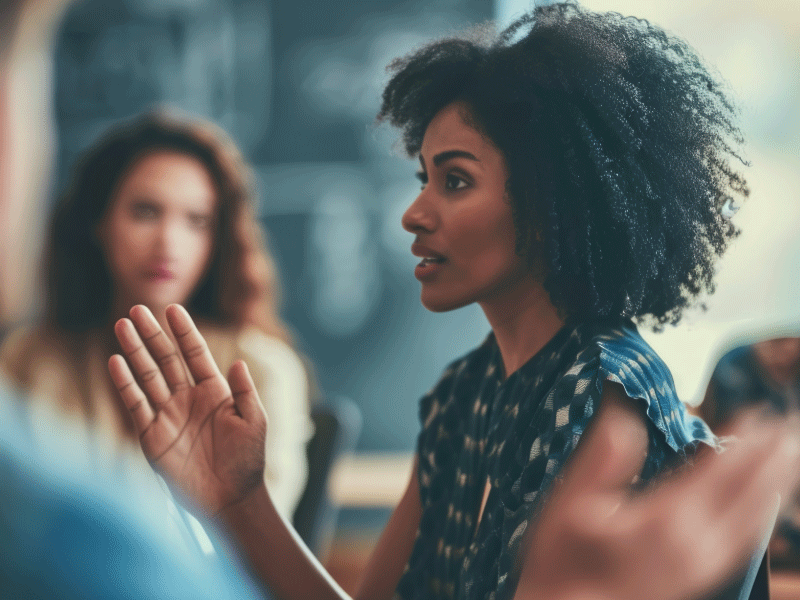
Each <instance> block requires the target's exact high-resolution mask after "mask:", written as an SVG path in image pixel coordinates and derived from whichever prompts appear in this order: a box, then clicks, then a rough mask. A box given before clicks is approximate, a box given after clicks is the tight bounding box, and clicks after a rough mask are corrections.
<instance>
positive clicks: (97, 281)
mask: <svg viewBox="0 0 800 600" xmlns="http://www.w3.org/2000/svg"><path fill="white" fill-rule="evenodd" d="M251 186H252V181H251V173H250V171H249V168H248V167H247V165H246V164H245V162H244V160H243V158H242V156H241V154H240V153H239V151H238V150H237V148H236V147H235V146H234V144H233V143H232V141H231V140H230V139H229V138H228V136H227V135H226V134H225V133H224V132H223V131H221V130H220V129H218V128H216V127H214V126H212V125H211V124H209V123H205V122H201V121H198V120H192V119H188V118H182V117H178V116H176V115H170V114H168V113H166V112H164V111H157V112H150V113H147V114H144V115H142V116H140V117H138V118H136V119H134V120H132V121H130V122H126V123H123V124H121V125H118V126H116V127H114V128H112V129H111V130H110V131H109V132H107V133H106V134H105V135H104V136H103V137H102V139H100V140H99V141H98V142H97V143H96V144H95V145H94V146H93V147H92V148H90V149H89V150H88V151H87V152H86V153H85V155H84V156H83V158H82V160H80V161H79V163H78V164H77V166H76V168H75V170H74V173H73V176H72V181H71V183H70V186H69V188H68V190H67V191H66V193H65V194H64V195H63V196H62V197H61V198H60V200H59V202H58V204H57V206H56V208H55V214H54V217H53V219H52V223H51V227H50V231H49V241H48V245H47V250H46V258H45V269H46V271H45V273H46V291H47V296H46V301H45V318H44V322H43V323H42V324H41V325H39V326H38V327H35V328H33V329H22V330H18V331H17V332H14V333H13V334H12V335H10V336H9V338H8V339H7V341H6V342H5V344H4V346H3V348H2V352H0V365H2V368H3V369H4V370H6V371H7V373H8V374H9V375H10V376H11V378H12V379H13V380H15V381H16V382H17V383H18V384H19V385H20V386H22V387H23V388H25V389H27V390H29V391H30V392H31V393H32V395H33V396H34V397H38V398H42V399H46V401H49V402H55V403H57V404H58V405H59V406H60V407H61V408H62V409H63V410H64V411H67V412H69V413H78V414H80V415H82V416H83V417H84V418H85V420H86V421H87V422H88V423H90V424H91V425H92V426H93V427H92V428H90V429H88V430H87V431H88V432H90V436H89V438H87V439H94V440H97V439H104V440H105V441H106V442H108V441H111V443H112V445H117V446H118V447H119V446H129V445H131V444H135V443H136V442H137V440H136V433H135V431H134V427H133V421H132V420H131V417H130V414H129V413H128V411H127V409H126V408H125V406H124V404H123V403H122V402H121V400H120V398H119V395H118V393H117V391H116V390H115V389H114V387H113V385H112V383H111V380H110V379H109V377H108V373H107V369H106V360H107V357H108V356H109V355H111V354H113V353H114V352H116V351H118V350H117V345H116V341H115V339H114V333H113V328H112V325H113V323H114V322H115V321H116V320H117V319H118V318H119V317H121V316H124V315H126V314H127V312H128V310H129V309H130V308H131V306H133V305H135V304H144V305H146V306H148V307H149V308H150V309H151V310H152V311H153V313H154V314H156V315H159V318H160V319H163V318H164V317H163V315H164V309H165V307H166V306H167V305H168V304H170V303H181V304H184V305H185V306H186V307H187V308H188V309H189V310H190V311H191V314H192V316H193V317H195V318H196V319H197V321H198V323H200V324H201V325H200V326H201V328H202V330H203V334H204V335H205V337H206V339H207V340H208V342H209V345H210V346H211V349H212V353H213V355H214V357H215V359H216V361H217V362H218V364H219V365H220V366H221V368H223V369H227V368H228V367H229V366H230V365H231V364H233V362H234V361H236V360H237V359H240V358H241V359H244V360H245V361H246V362H247V364H248V366H249V367H250V369H251V372H252V373H253V376H254V378H255V380H256V382H257V383H256V385H257V386H258V389H259V395H260V397H261V399H262V401H263V404H264V408H265V409H266V412H267V414H268V416H269V421H270V423H271V424H272V427H271V429H270V435H269V436H268V438H267V440H266V453H265V455H266V469H265V478H266V481H267V485H268V486H269V489H270V493H271V494H272V495H273V498H274V500H275V504H276V506H277V507H278V509H279V511H280V512H281V514H283V515H286V516H288V517H291V515H292V512H293V510H294V508H295V505H296V503H297V501H298V499H299V496H300V494H301V492H302V490H303V487H304V485H305V481H306V474H307V465H306V455H305V446H306V442H307V440H308V438H309V436H310V434H311V423H310V419H309V386H308V382H309V379H308V376H307V371H306V369H305V367H304V364H303V361H302V360H301V358H300V356H299V355H298V354H297V352H296V351H295V350H294V348H293V344H292V339H291V336H290V334H289V331H288V330H287V327H286V326H285V324H284V323H283V322H282V321H281V318H280V315H279V314H278V291H277V283H278V282H277V273H276V270H275V265H274V263H273V261H272V258H271V257H270V255H269V254H268V252H267V251H266V248H265V243H264V239H263V236H262V233H261V229H260V227H259V224H258V223H257V222H256V221H255V219H254V216H253V210H254V208H253V190H252V189H251ZM93 448H94V450H96V447H94V446H93V445H92V444H90V445H89V451H90V452H93V451H94V450H93Z"/></svg>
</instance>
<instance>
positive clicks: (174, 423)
mask: <svg viewBox="0 0 800 600" xmlns="http://www.w3.org/2000/svg"><path fill="white" fill-rule="evenodd" d="M166 314H167V322H168V324H169V328H170V330H171V331H172V334H173V336H174V338H175V340H176V341H177V343H178V349H176V348H175V346H174V344H173V343H172V341H171V340H170V338H169V337H168V336H167V334H166V333H165V332H164V331H163V330H162V328H161V326H160V325H159V324H158V321H157V320H156V319H155V317H154V316H153V314H152V313H151V312H150V311H149V310H148V309H147V308H146V307H144V306H134V307H133V308H132V309H131V311H130V319H120V320H119V321H118V322H117V324H116V326H115V332H116V335H117V339H118V340H119V343H120V346H121V347H122V351H123V352H124V354H125V357H126V358H127V362H126V360H125V359H124V358H123V357H122V356H120V355H118V354H116V355H114V356H112V357H111V358H110V359H109V361H108V369H109V372H110V373H111V378H112V380H113V381H114V384H115V385H116V387H117V390H118V391H119V393H120V396H121V397H122V400H123V401H124V402H125V406H127V407H128V410H129V411H130V413H131V416H132V417H133V421H134V423H135V426H136V431H137V433H138V435H139V440H140V441H141V445H142V450H143V451H144V454H145V456H146V457H147V459H148V460H149V461H150V463H151V464H152V465H153V467H154V468H155V469H156V471H158V472H160V473H162V474H164V475H165V476H166V477H167V479H168V480H169V481H170V482H171V483H172V484H174V485H176V486H177V487H178V488H179V489H180V490H181V491H182V492H183V493H184V494H186V495H187V496H188V497H189V498H190V499H191V500H193V501H194V502H196V503H197V504H198V505H199V506H200V508H202V509H203V510H204V511H205V512H207V513H208V514H209V515H216V514H217V513H219V511H220V510H222V509H223V508H225V507H227V506H230V505H232V504H235V503H237V502H239V501H241V500H242V499H244V498H245V497H246V496H247V495H248V494H249V493H251V492H252V491H253V490H255V489H256V488H258V487H259V486H260V485H263V480H264V476H263V474H264V440H265V436H266V428H267V421H266V415H265V414H264V410H263V408H262V406H261V402H260V401H259V399H258V394H257V393H256V390H255V386H254V384H253V380H252V378H251V377H250V373H249V371H248V370H247V366H246V365H245V363H244V362H243V361H238V362H236V363H234V364H233V366H232V367H231V369H230V372H229V373H228V379H227V380H226V379H225V377H223V376H222V373H220V371H219V368H218V367H217V365H216V363H215V362H214V359H213V358H212V356H211V353H210V352H209V350H208V346H207V344H206V342H205V340H204V339H203V337H202V335H200V332H199V331H198V330H197V327H196V326H195V324H194V323H193V322H192V319H191V317H190V316H189V314H188V313H187V312H186V310H185V309H184V308H183V307H181V306H178V305H174V304H173V305H171V306H169V307H167V313H166ZM184 364H185V365H186V366H187V367H188V373H187V371H186V368H185V367H184ZM129 365H130V366H129ZM190 376H191V377H190Z"/></svg>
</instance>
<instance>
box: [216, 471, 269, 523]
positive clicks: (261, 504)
mask: <svg viewBox="0 0 800 600" xmlns="http://www.w3.org/2000/svg"><path fill="white" fill-rule="evenodd" d="M270 508H272V511H273V512H274V511H275V508H274V506H273V505H272V500H271V499H270V497H269V492H268V491H267V486H266V484H265V483H264V481H263V480H262V481H261V482H260V483H259V484H258V485H257V486H255V487H254V488H253V489H252V490H250V491H249V492H248V493H247V494H245V495H244V496H243V497H242V498H240V499H239V500H237V501H236V502H233V503H231V504H229V505H227V506H224V507H223V508H221V509H220V510H219V511H218V512H217V514H216V515H215V516H214V519H215V520H216V521H218V522H219V523H221V524H222V525H223V526H224V527H225V528H226V529H228V530H229V531H231V532H233V533H235V534H237V535H238V534H239V532H241V531H248V530H250V529H252V527H253V525H254V524H256V523H263V522H264V518H265V516H266V515H268V514H269V513H270Z"/></svg>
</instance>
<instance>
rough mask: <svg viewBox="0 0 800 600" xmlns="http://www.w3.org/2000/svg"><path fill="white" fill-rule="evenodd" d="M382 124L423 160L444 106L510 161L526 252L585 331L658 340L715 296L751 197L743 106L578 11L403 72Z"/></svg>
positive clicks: (628, 29)
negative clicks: (637, 324) (743, 149)
mask: <svg viewBox="0 0 800 600" xmlns="http://www.w3.org/2000/svg"><path fill="white" fill-rule="evenodd" d="M389 68H390V70H391V71H392V72H393V73H392V77H391V80H390V81H389V83H388V85H387V86H386V88H385V90H384V92H383V103H382V106H381V109H380V113H379V115H378V118H379V120H385V121H388V122H389V123H391V124H392V125H395V126H396V127H398V128H400V129H401V130H402V133H403V142H404V145H405V149H406V151H407V152H408V154H409V155H411V156H414V155H416V154H417V153H419V150H420V147H421V144H422V139H423V136H424V135H425V130H426V129H427V127H428V124H429V123H430V121H431V119H432V118H433V117H434V115H436V114H437V113H438V112H439V111H440V110H441V109H442V108H444V107H445V106H447V105H449V104H451V103H453V102H461V103H463V104H464V105H465V106H466V107H467V109H466V110H465V111H464V113H465V114H464V115H463V116H464V118H465V120H466V122H467V123H468V124H470V125H472V126H473V127H475V129H477V130H478V131H479V132H481V133H482V134H484V135H485V136H486V137H487V138H488V139H489V140H491V141H492V142H493V143H494V145H495V146H496V147H497V148H498V149H499V150H500V151H501V152H502V154H503V156H504V158H505V160H506V164H507V167H508V170H509V173H510V176H509V180H508V181H507V191H508V197H509V201H510V204H511V209H512V214H513V217H514V223H515V229H516V232H515V233H516V241H517V249H518V252H519V253H520V254H521V255H524V256H526V257H528V258H530V259H531V260H532V266H535V268H536V269H537V272H538V269H541V271H542V279H543V283H544V286H545V288H546V289H547V291H548V293H549V294H550V298H551V300H552V302H553V304H555V305H556V306H557V307H558V308H559V309H560V310H561V311H562V312H563V313H564V314H565V315H566V316H568V317H572V318H576V319H605V318H611V319H617V318H635V319H638V320H644V321H646V322H649V323H650V324H652V325H653V326H654V327H655V328H658V327H660V326H661V325H663V324H664V323H675V322H677V321H678V320H679V319H680V318H681V315H682V314H683V311H684V309H685V308H687V307H688V306H690V305H693V304H696V303H697V302H698V300H699V299H700V298H701V296H702V294H703V293H710V292H712V291H713V288H714V286H713V276H714V270H715V263H716V259H717V257H718V256H719V255H721V254H722V253H723V252H724V251H725V249H726V248H727V247H728V244H729V242H730V240H731V239H732V238H733V237H734V236H735V235H736V234H737V230H736V228H735V227H734V225H733V224H732V223H731V222H730V220H728V219H727V218H726V217H727V216H728V214H729V212H730V211H729V210H728V209H729V208H730V205H731V203H732V202H733V201H735V200H743V199H744V198H745V197H746V196H747V195H748V188H747V184H746V182H745V180H744V178H743V176H742V175H741V174H740V173H739V172H737V170H736V169H735V168H734V167H736V163H739V164H742V163H744V161H743V160H742V159H741V158H740V156H741V155H740V152H739V150H738V147H739V146H740V145H741V144H742V143H743V138H742V135H741V132H740V130H739V128H738V126H737V124H736V117H737V114H736V112H737V111H736V109H735V107H734V105H733V103H732V102H731V100H730V98H729V93H728V90H727V87H726V85H725V83H724V82H722V81H721V80H720V78H719V77H718V76H716V75H715V74H714V73H713V72H712V71H709V70H708V69H707V68H706V67H705V66H704V65H703V64H702V61H701V60H700V59H699V57H698V56H697V54H696V53H695V52H694V51H693V50H692V48H691V47H689V45H688V44H687V43H686V42H684V41H683V40H680V39H678V38H676V37H674V36H671V35H669V34H667V33H666V32H664V31H663V30H662V29H660V28H659V27H657V26H655V25H653V24H651V23H648V22H647V21H644V20H641V19H636V18H633V17H624V16H622V15H620V14H618V13H595V12H592V11H589V10H586V9H584V8H582V7H580V6H579V5H577V4H576V3H574V2H563V3H558V4H551V5H546V6H539V7H537V8H535V9H533V10H532V11H531V12H529V13H528V14H526V15H524V16H523V17H521V18H520V19H518V20H517V21H516V22H515V23H513V24H512V25H511V26H509V27H508V28H507V29H506V30H505V31H503V32H501V33H500V34H499V35H496V34H494V32H493V31H491V30H490V29H489V28H482V29H478V30H475V31H472V32H469V33H468V34H467V35H464V36H461V37H455V38H450V39H444V40H440V41H437V42H434V43H432V44H429V45H427V46H425V47H423V48H422V49H420V50H418V51H417V52H415V53H413V54H411V55H409V56H406V57H404V58H400V59H398V60H396V61H394V62H393V63H392V64H391V65H390V67H389Z"/></svg>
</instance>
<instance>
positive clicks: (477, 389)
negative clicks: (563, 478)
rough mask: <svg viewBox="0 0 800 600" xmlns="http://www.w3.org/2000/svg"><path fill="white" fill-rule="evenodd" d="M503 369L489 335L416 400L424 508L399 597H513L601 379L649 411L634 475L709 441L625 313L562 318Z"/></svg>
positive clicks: (589, 415) (650, 473) (711, 441)
mask: <svg viewBox="0 0 800 600" xmlns="http://www.w3.org/2000/svg"><path fill="white" fill-rule="evenodd" d="M502 371H503V365H502V359H501V356H500V351H499V349H498V347H497V343H496V341H495V338H494V335H493V334H490V335H489V337H488V338H487V339H486V341H485V342H484V343H483V344H482V345H481V346H479V347H478V348H477V349H475V350H474V351H472V352H470V353H469V354H467V356H466V357H464V358H462V359H460V360H457V361H456V362H454V363H453V364H452V365H450V366H449V367H448V368H447V369H446V370H445V372H444V374H443V376H442V378H441V380H440V381H439V383H438V384H437V385H436V386H435V387H434V388H433V390H431V391H430V392H429V393H428V394H427V395H426V396H424V397H423V398H422V401H421V406H420V418H421V420H422V424H423V429H422V432H421V434H420V436H419V440H418V443H417V453H418V456H419V471H418V477H419V484H420V496H421V502H422V508H423V513H422V520H421V522H420V527H419V530H418V531H417V538H416V541H415V544H414V549H413V551H412V553H411V557H410V559H409V562H408V565H406V570H405V572H404V574H403V577H402V578H401V580H400V583H399V585H398V588H397V591H396V594H395V598H396V599H399V600H412V599H415V600H433V599H436V600H439V599H450V598H459V599H468V600H477V599H480V600H504V599H507V598H511V597H512V596H513V594H514V590H515V587H516V580H517V575H518V573H515V569H514V567H515V559H516V557H517V553H518V550H519V543H520V539H521V537H522V534H523V533H524V532H525V529H526V527H527V524H528V520H529V519H530V518H531V516H532V514H534V512H535V510H536V509H537V507H538V505H539V498H540V497H541V496H542V495H543V494H544V493H545V492H546V491H547V490H548V488H549V487H550V485H551V483H552V482H553V480H554V479H555V478H556V477H557V476H558V474H559V473H560V471H561V469H562V467H563V466H564V463H565V461H566V460H567V458H568V457H569V455H570V453H571V452H572V451H573V449H574V448H575V447H576V445H577V443H578V441H579V440H580V437H581V434H582V433H583V431H584V430H585V429H586V426H587V425H588V424H589V422H590V420H591V418H592V415H594V413H595V411H596V410H597V405H598V402H599V400H600V396H601V392H602V387H603V382H604V381H605V380H607V379H608V380H611V381H615V382H617V383H619V384H621V385H622V386H623V387H624V389H625V392H626V393H627V395H628V396H629V397H631V398H636V399H638V400H639V401H640V402H641V408H642V412H643V413H645V414H646V415H647V419H646V422H647V428H648V437H649V447H648V453H647V457H646V459H645V464H644V467H643V469H642V473H641V474H640V480H641V481H642V482H645V481H647V480H648V479H649V478H651V477H653V476H654V475H656V474H657V473H658V472H660V471H662V470H664V469H665V468H667V467H669V466H670V464H671V463H673V462H675V461H676V460H680V459H681V458H685V457H686V455H687V454H690V453H691V452H692V451H693V450H694V448H695V447H696V446H697V444H698V443H699V442H705V443H708V444H711V445H714V444H716V440H715V438H714V436H713V434H711V432H710V431H709V430H708V428H707V427H706V426H705V424H704V423H703V422H702V421H701V420H700V419H698V418H696V417H692V416H690V415H688V414H687V412H686V411H685V409H684V407H683V404H681V402H680V401H679V400H678V398H677V396H676V393H675V387H674V384H673V381H672V376H671V375H670V372H669V370H668V369H667V367H666V365H664V363H663V362H662V361H661V359H660V358H659V357H658V356H657V355H656V353H655V352H654V351H653V349H652V348H650V346H648V345H647V343H646V342H645V341H644V340H643V339H642V338H641V336H640V335H639V333H638V331H637V330H636V327H635V325H634V324H633V323H632V322H630V321H624V322H622V323H620V324H617V325H609V324H607V323H606V324H598V323H595V324H582V325H579V326H577V327H574V328H573V327H564V328H562V329H561V330H560V331H559V332H558V333H557V334H556V335H555V336H554V337H553V338H552V339H551V340H550V341H549V342H548V343H547V344H546V345H545V346H544V348H542V349H541V350H540V351H539V352H538V353H537V354H536V355H535V356H533V357H532V358H531V359H530V360H529V361H528V362H527V363H525V365H523V366H522V367H521V368H520V369H518V370H517V371H515V372H514V373H512V375H511V376H510V377H508V378H507V379H506V380H505V381H503V380H502V379H501V378H502ZM487 481H488V482H489V483H490V491H489V494H488V497H487V498H486V500H485V508H484V509H483V514H482V517H481V518H480V523H479V525H478V526H477V529H476V523H477V522H478V520H479V514H480V510H481V504H482V501H483V497H484V489H485V487H486V483H487Z"/></svg>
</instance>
